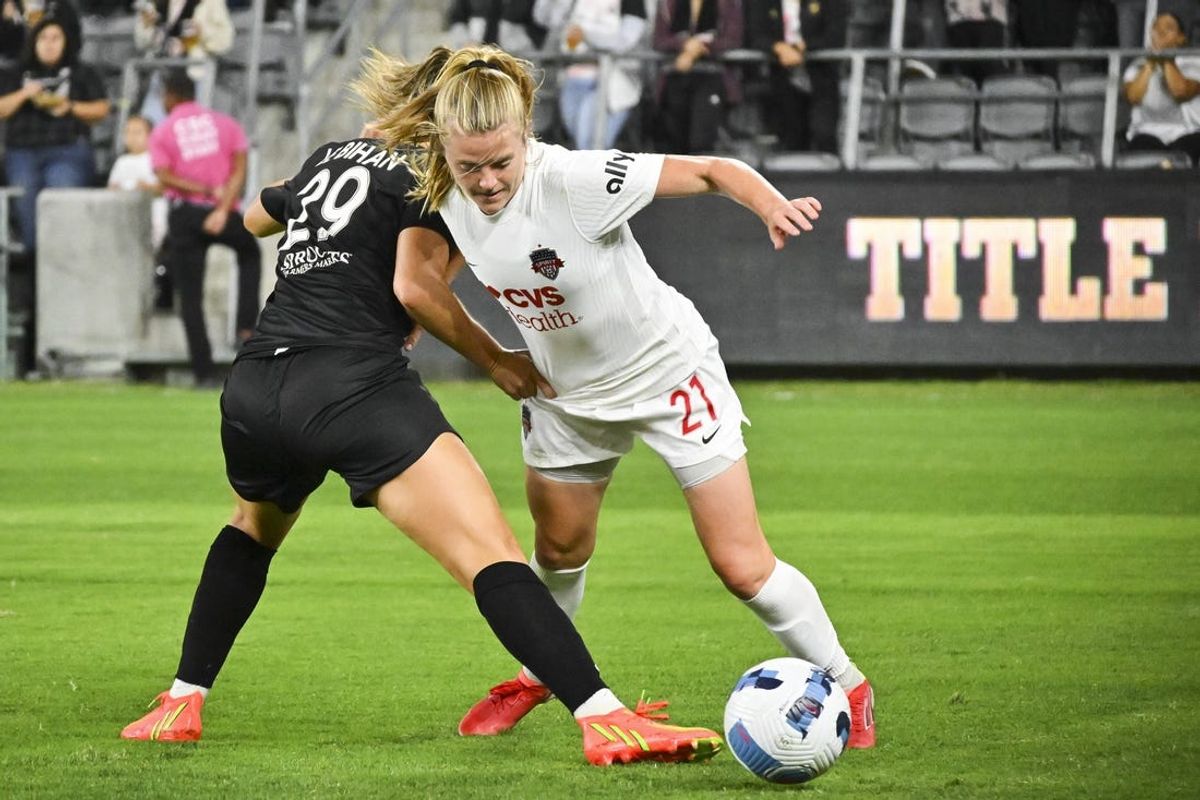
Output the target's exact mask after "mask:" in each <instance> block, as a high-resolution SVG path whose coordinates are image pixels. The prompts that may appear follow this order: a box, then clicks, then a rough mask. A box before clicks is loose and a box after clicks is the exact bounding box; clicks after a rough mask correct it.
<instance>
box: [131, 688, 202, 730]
mask: <svg viewBox="0 0 1200 800" xmlns="http://www.w3.org/2000/svg"><path fill="white" fill-rule="evenodd" d="M154 702H155V703H158V704H159V705H158V707H157V708H155V709H154V710H153V711H151V712H150V713H149V714H147V715H146V716H144V717H142V718H141V719H139V720H138V721H137V722H131V723H130V724H128V725H126V726H125V729H124V730H123V731H121V738H122V739H139V740H141V741H144V742H146V741H149V742H194V741H196V740H198V739H199V738H200V727H201V726H200V709H201V708H203V707H204V695H202V694H200V693H199V692H193V693H192V694H189V695H184V696H183V697H171V696H170V694H169V693H167V692H163V693H162V694H160V695H159V696H158V697H156V698H154ZM151 705H154V703H151Z"/></svg>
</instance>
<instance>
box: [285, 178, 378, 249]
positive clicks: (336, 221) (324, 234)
mask: <svg viewBox="0 0 1200 800" xmlns="http://www.w3.org/2000/svg"><path fill="white" fill-rule="evenodd" d="M351 181H353V182H354V190H353V191H352V192H351V193H350V196H349V197H348V198H346V200H345V202H338V198H340V197H341V196H342V193H343V190H344V189H345V188H346V185H347V184H348V183H350V182H351ZM370 186H371V171H370V170H368V169H367V168H366V167H351V168H350V169H348V170H346V171H345V172H343V173H342V174H341V175H339V176H338V179H337V180H336V181H334V182H333V185H332V186H330V185H329V170H327V169H323V170H321V171H320V172H318V173H317V174H316V175H314V176H313V177H312V180H310V181H309V182H308V183H306V184H305V185H304V188H303V189H301V190H300V195H299V196H300V216H298V217H296V218H295V219H289V220H288V225H287V238H285V239H284V240H283V244H281V245H279V249H280V250H290V249H291V248H292V247H295V246H296V245H298V244H300V243H301V242H307V241H308V240H309V239H310V238H312V232H311V231H309V229H308V227H307V223H308V206H309V204H311V203H315V202H316V201H318V200H320V199H321V197H322V196H324V197H325V202H324V203H322V204H321V219H322V220H324V221H325V222H326V223H328V225H329V227H327V228H325V227H321V228H318V229H317V241H319V242H323V241H325V240H326V239H329V238H331V237H333V236H336V235H337V233H338V231H340V230H341V229H342V228H345V227H346V226H347V225H349V224H350V217H352V216H354V212H355V211H356V210H358V207H359V206H361V205H362V204H363V201H364V200H366V199H367V189H369V188H370Z"/></svg>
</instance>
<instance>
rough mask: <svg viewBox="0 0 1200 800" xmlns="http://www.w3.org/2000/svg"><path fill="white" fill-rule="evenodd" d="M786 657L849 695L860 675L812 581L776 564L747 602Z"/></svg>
mask: <svg viewBox="0 0 1200 800" xmlns="http://www.w3.org/2000/svg"><path fill="white" fill-rule="evenodd" d="M746 605H747V606H749V607H750V610H751V611H753V612H754V613H755V614H757V615H758V618H759V619H761V620H762V621H763V623H764V624H765V625H766V626H767V630H769V631H770V632H771V633H772V634H774V635H775V638H776V639H778V640H779V641H780V643H782V644H783V646H784V648H785V649H786V650H787V651H788V653H789V654H791V655H793V656H796V657H797V658H803V659H804V660H805V661H811V662H812V663H814V664H816V665H817V666H819V667H821V669H823V670H825V671H826V672H828V673H829V674H830V676H832V677H833V679H834V680H836V681H837V682H838V683H840V684H842V688H844V689H845V690H846V691H850V690H851V689H853V688H854V687H855V686H858V685H859V684H860V683H862V682H863V674H862V672H860V671H859V669H858V667H856V666H854V662H852V661H851V660H850V658H849V657H848V656H847V655H846V651H845V650H843V649H842V646H841V645H840V644H838V639H837V632H836V631H834V629H833V623H832V622H831V621H830V620H829V615H828V614H827V613H825V606H823V605H822V604H821V598H820V596H819V595H818V594H817V589H816V587H815V586H813V585H812V581H810V580H809V579H808V578H806V577H804V574H803V573H801V572H800V570H798V569H796V568H795V567H793V566H792V565H791V564H788V563H787V562H784V561H779V560H776V561H775V569H774V571H773V572H771V577H769V578H767V582H766V583H764V584H763V586H762V589H760V590H759V592H758V594H756V595H754V597H751V598H750V599H749V600H747V601H746Z"/></svg>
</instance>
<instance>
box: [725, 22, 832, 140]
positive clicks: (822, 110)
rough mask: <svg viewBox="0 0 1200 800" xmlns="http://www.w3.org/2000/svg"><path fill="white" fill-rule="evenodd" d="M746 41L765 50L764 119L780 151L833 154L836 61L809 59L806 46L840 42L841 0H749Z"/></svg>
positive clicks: (810, 48) (821, 46)
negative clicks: (767, 72)
mask: <svg viewBox="0 0 1200 800" xmlns="http://www.w3.org/2000/svg"><path fill="white" fill-rule="evenodd" d="M746 18H747V30H746V43H747V45H749V46H750V47H752V48H754V49H756V50H762V51H763V52H764V53H766V55H767V58H768V60H769V62H770V86H771V99H770V102H769V103H768V106H767V121H768V124H769V125H770V127H771V130H772V131H773V132H774V133H775V135H777V136H778V137H779V142H780V144H781V145H782V146H783V149H785V150H820V151H824V152H826V153H836V152H837V151H838V146H837V127H838V117H839V116H840V114H841V95H840V92H839V90H838V74H839V72H840V69H839V67H840V65H839V64H838V63H837V62H835V61H813V62H810V61H809V60H808V58H807V55H808V53H809V52H810V51H814V50H824V49H833V48H839V47H844V46H845V44H846V18H847V0H824V2H806V0H750V2H749V5H748V7H747V17H746Z"/></svg>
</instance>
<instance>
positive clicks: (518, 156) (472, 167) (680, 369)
mask: <svg viewBox="0 0 1200 800" xmlns="http://www.w3.org/2000/svg"><path fill="white" fill-rule="evenodd" d="M530 69H531V65H529V64H528V63H527V62H524V61H521V60H519V59H516V58H514V57H512V56H510V55H509V54H507V53H505V52H503V51H501V50H499V49H496V48H492V47H482V48H463V49H461V50H459V51H456V52H455V53H454V54H453V55H452V56H451V57H450V58H449V60H448V61H447V63H446V65H445V66H444V67H443V69H442V71H441V73H440V75H439V77H438V78H437V80H436V81H435V83H434V86H433V88H432V89H431V90H430V91H428V92H426V93H425V94H423V95H421V96H419V97H417V98H416V99H415V100H413V101H412V102H411V103H408V104H407V105H405V106H403V107H401V108H399V110H395V109H396V106H395V105H394V104H385V103H380V104H379V105H380V108H379V111H380V114H379V116H380V119H379V122H378V123H377V127H378V130H379V132H380V134H381V135H382V136H383V137H384V139H385V144H386V145H388V146H391V147H405V148H415V149H414V150H411V151H410V156H409V160H410V163H411V165H412V171H413V173H414V175H415V176H416V177H417V188H416V190H415V198H416V199H418V200H421V199H423V200H424V201H425V202H426V204H427V209H428V210H432V211H437V212H438V213H440V214H441V215H442V218H443V219H444V221H445V223H446V225H447V227H448V228H449V230H450V232H451V234H452V235H453V237H454V240H455V245H456V246H457V248H458V251H459V255H457V256H454V257H453V258H454V259H462V260H465V263H466V265H468V266H469V267H470V268H471V269H472V270H473V271H474V272H475V275H476V276H477V277H478V278H479V280H480V281H481V282H482V283H483V284H484V285H485V286H486V287H487V289H488V291H489V292H491V294H492V295H493V296H495V297H496V299H497V301H498V302H499V303H500V304H501V305H502V306H503V307H504V309H505V310H506V311H507V312H508V314H509V316H510V317H511V318H512V320H513V321H514V322H515V323H516V325H517V326H518V328H519V330H520V331H521V334H522V335H523V337H524V339H525V342H526V344H527V345H528V348H529V355H530V358H531V359H532V361H533V364H534V366H536V368H537V371H538V372H540V374H541V376H543V377H544V378H545V381H546V382H548V383H549V387H547V386H545V384H544V383H543V382H542V381H540V380H539V381H538V383H539V385H540V386H541V387H542V391H541V392H540V394H539V395H538V396H534V397H530V398H528V399H526V400H524V401H523V403H522V407H521V413H522V425H523V433H524V439H523V453H524V458H525V463H526V465H527V470H526V491H527V495H528V499H529V506H530V510H531V512H532V514H533V518H534V522H535V526H536V543H535V552H534V555H533V558H532V559H531V566H532V567H533V569H534V571H535V572H536V573H537V574H538V575H539V576H540V577H541V578H542V579H543V580H544V581H545V583H546V584H547V586H548V587H549V588H550V591H551V593H552V595H553V596H554V598H555V600H556V601H557V602H558V603H559V605H560V606H562V608H563V609H564V610H565V611H566V612H567V614H568V615H570V616H574V614H575V612H576V611H577V610H578V608H579V605H580V603H581V601H582V599H583V588H584V579H585V575H586V570H587V566H588V560H589V559H590V557H591V555H592V552H593V550H594V549H595V543H596V523H597V519H598V516H599V510H600V503H601V500H602V499H603V497H604V492H605V489H606V488H607V486H608V483H609V480H610V478H611V476H612V472H613V469H614V468H615V467H616V464H617V462H618V461H619V460H620V458H621V456H623V455H624V454H625V453H627V452H629V450H630V449H631V447H632V446H633V442H634V439H635V437H640V438H641V439H642V440H643V441H644V442H646V444H647V445H649V446H650V448H651V449H653V450H654V451H655V452H656V453H658V455H659V456H660V457H661V458H662V459H663V460H664V461H665V462H666V463H667V466H668V467H669V468H670V469H671V471H672V472H673V473H674V475H675V477H676V479H677V480H678V482H679V485H680V487H681V488H682V490H683V494H684V497H685V498H686V500H687V504H688V507H689V509H690V511H691V514H692V519H693V521H694V524H695V527H696V533H697V535H698V536H699V539H700V543H701V545H702V546H703V548H704V551H705V554H706V555H707V556H708V559H709V562H710V564H711V565H712V568H713V570H714V571H715V572H716V573H717V575H718V576H719V577H720V578H721V581H722V582H723V583H724V584H725V586H726V587H727V588H728V589H729V591H731V592H732V593H733V594H734V595H735V596H737V597H738V598H739V599H741V600H742V601H743V602H745V603H746V605H747V606H748V607H749V608H750V609H751V610H752V611H753V612H754V613H755V614H756V615H757V616H758V617H759V618H760V619H761V620H762V621H763V623H764V624H765V625H766V626H767V628H768V629H769V630H770V631H771V633H773V634H774V635H775V636H776V637H777V638H778V639H779V641H780V642H781V643H782V644H783V646H784V648H785V649H786V650H787V651H788V653H790V654H792V655H794V656H797V657H800V658H804V659H806V660H808V661H811V662H813V663H815V664H817V665H819V666H821V667H823V668H824V669H826V670H827V671H829V673H830V674H831V675H832V676H833V677H834V678H836V679H837V680H838V681H839V682H840V683H841V684H842V685H843V687H844V688H845V689H846V692H847V694H848V695H849V697H850V702H851V732H850V738H849V742H848V746H850V747H858V748H866V747H871V746H873V744H874V742H875V726H874V719H873V702H874V699H873V695H872V690H871V686H870V684H869V683H868V682H867V680H866V678H865V677H864V676H863V674H862V672H861V671H860V670H859V669H858V667H857V666H856V665H855V664H854V662H852V661H851V660H850V659H849V658H848V657H847V655H846V652H845V650H843V649H842V647H841V645H840V644H839V643H838V639H837V634H836V632H835V631H834V628H833V624H832V623H831V621H830V619H829V616H828V614H827V613H826V611H825V608H824V606H823V605H822V603H821V600H820V598H819V597H818V595H817V591H816V589H815V588H814V587H813V585H812V583H811V582H810V581H809V580H808V579H807V578H806V577H805V576H804V575H803V574H802V573H800V572H799V571H798V570H797V569H796V568H795V567H793V566H791V565H790V564H787V563H785V562H783V561H780V560H778V559H777V558H776V557H775V555H774V553H773V552H772V550H771V547H770V545H769V544H768V543H767V540H766V538H765V537H764V535H763V532H762V528H761V527H760V525H759V522H758V514H757V511H756V508H755V503H754V496H753V491H752V488H751V483H750V473H749V470H748V468H747V465H746V460H745V453H746V446H745V444H744V442H743V439H742V432H741V426H742V423H743V421H744V417H743V413H742V407H741V404H740V403H739V401H738V397H737V394H736V393H735V391H734V390H733V387H732V386H731V385H730V383H729V379H728V377H727V376H726V373H725V367H724V365H723V363H722V362H721V358H720V354H719V352H718V348H717V341H716V339H715V337H714V336H713V334H712V332H711V331H710V330H709V327H708V325H707V324H706V323H705V322H704V320H703V319H702V318H701V317H700V315H699V313H698V312H697V311H696V309H695V307H694V306H693V305H692V303H691V302H690V301H689V300H687V298H685V297H683V296H682V295H681V294H679V293H678V292H677V291H675V290H674V289H673V288H671V287H670V286H668V285H667V284H666V283H664V282H663V281H662V280H661V279H660V278H659V277H658V276H657V275H656V274H655V273H654V271H653V270H652V269H651V268H650V266H649V264H647V262H646V259H645V256H644V255H643V254H642V251H641V248H640V247H639V246H638V244H637V242H636V241H635V240H634V238H633V235H632V233H631V232H630V229H629V225H628V220H629V218H630V217H632V216H633V215H634V214H635V213H637V211H638V210H640V209H641V208H643V207H644V206H646V205H647V204H648V203H649V202H650V201H651V200H653V199H655V198H656V197H682V196H690V195H697V194H705V193H713V192H716V193H721V194H724V195H726V196H727V197H730V198H731V199H733V200H735V201H737V202H738V203H740V204H741V205H743V206H746V207H747V208H749V209H750V210H751V211H753V212H754V213H755V214H757V215H758V216H759V218H760V219H762V221H763V223H764V224H765V225H766V226H767V230H768V234H769V236H770V239H771V241H772V243H773V244H774V246H775V248H776V249H780V248H782V247H783V246H784V244H785V242H786V240H787V239H788V238H789V237H791V236H797V235H799V234H800V233H801V232H802V231H808V230H812V221H813V220H815V219H816V218H817V217H818V214H819V211H820V208H821V205H820V203H819V202H818V201H817V200H815V199H814V198H811V197H806V198H800V199H796V200H788V199H787V198H785V197H784V196H783V195H782V194H780V193H779V192H778V191H777V190H776V189H775V188H774V187H773V186H771V184H770V183H768V182H767V181H766V180H765V179H764V178H763V177H762V176H761V175H759V174H758V173H757V172H755V171H754V170H753V169H751V168H749V167H748V166H746V165H745V164H742V163H741V162H738V161H735V160H731V159H725V158H707V157H680V156H669V155H668V156H663V155H653V154H645V153H638V154H627V153H623V152H620V151H616V150H609V151H581V152H573V151H568V150H565V149H563V148H561V147H557V146H550V145H546V144H543V143H541V142H538V141H536V140H534V139H533V138H532V137H531V135H530V132H531V130H532V128H531V119H532V109H533V96H534V90H535V88H536V86H535V84H534V82H533V80H532V78H531V75H530ZM375 77H376V86H377V89H378V96H379V97H380V98H386V96H387V86H386V84H387V81H386V70H381V71H380V74H377V75H376V76H375ZM389 109H392V110H391V111H390V113H389ZM451 256H452V253H451V251H450V250H449V248H448V246H445V245H443V246H442V247H441V248H440V249H439V248H435V247H430V248H429V249H427V250H426V251H425V252H410V253H408V254H407V255H406V256H405V257H403V258H401V259H399V260H398V263H402V264H404V265H405V266H404V268H403V269H402V270H401V272H400V273H399V274H398V275H397V283H396V292H397V296H399V297H400V299H401V301H402V302H403V303H404V305H405V306H406V308H407V309H408V310H409V312H410V314H412V316H413V317H414V318H415V319H417V320H418V321H419V322H420V323H421V324H422V325H423V326H424V327H425V328H426V329H427V330H429V331H430V332H432V333H433V334H434V335H435V336H437V337H438V338H440V339H442V340H444V341H446V342H447V343H449V344H450V345H451V346H453V347H455V348H456V349H457V350H459V352H461V353H463V354H464V355H466V356H467V357H468V358H471V359H472V360H473V361H475V362H476V363H481V361H480V353H481V351H482V350H483V348H484V347H485V346H486V345H487V344H488V343H489V342H491V341H492V340H491V339H490V337H489V336H488V334H487V333H486V332H485V331H483V329H482V328H481V327H480V326H479V325H478V324H477V323H476V322H475V321H474V320H472V319H471V318H470V317H469V315H468V314H467V313H466V311H465V309H464V308H463V307H462V305H461V303H460V302H458V300H457V299H456V298H455V297H454V295H453V294H452V293H451V291H450V288H449V284H448V275H451V274H453V272H454V271H455V268H456V267H457V266H459V265H460V264H461V261H460V262H458V263H455V262H454V261H453V260H452V262H451V268H450V269H446V263H447V259H451ZM550 387H552V389H551V388H550ZM548 697H549V690H548V689H546V688H545V687H544V686H542V685H541V682H540V681H538V679H537V677H536V676H535V675H533V674H532V673H530V672H529V670H528V669H526V668H522V669H521V671H520V672H519V673H518V675H517V676H516V677H515V678H514V679H513V680H510V681H505V682H504V683H501V684H499V685H498V686H495V687H493V688H492V689H491V691H490V692H489V693H488V696H487V697H485V698H484V699H483V700H481V701H479V702H478V703H477V704H476V705H475V706H474V707H472V708H471V710H470V711H469V712H468V713H467V715H466V716H465V717H464V718H463V720H462V722H461V723H460V725H459V732H460V733H462V734H463V735H490V734H496V733H500V732H502V731H505V730H508V729H509V728H512V727H513V726H514V725H516V724H517V722H519V721H520V719H521V718H522V717H523V716H524V715H525V714H527V713H528V712H529V711H530V710H532V709H533V708H534V707H535V706H537V705H538V704H539V703H542V702H544V701H545V700H546V699H548Z"/></svg>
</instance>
